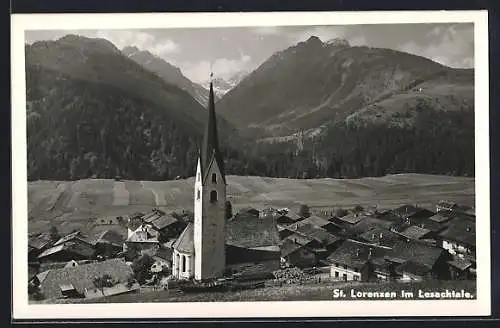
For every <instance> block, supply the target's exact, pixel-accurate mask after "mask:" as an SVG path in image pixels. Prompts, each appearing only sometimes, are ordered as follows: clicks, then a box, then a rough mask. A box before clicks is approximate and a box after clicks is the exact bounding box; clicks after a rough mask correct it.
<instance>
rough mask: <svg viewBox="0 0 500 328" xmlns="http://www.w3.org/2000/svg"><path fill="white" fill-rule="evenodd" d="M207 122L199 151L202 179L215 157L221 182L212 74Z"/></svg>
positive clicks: (222, 169) (211, 75)
mask: <svg viewBox="0 0 500 328" xmlns="http://www.w3.org/2000/svg"><path fill="white" fill-rule="evenodd" d="M207 114H208V120H207V125H206V129H205V135H204V138H203V146H202V149H201V169H202V172H203V173H202V175H203V178H205V173H206V172H205V170H206V169H207V168H208V166H209V165H210V161H211V160H212V157H215V160H216V161H217V164H218V165H219V168H220V170H221V174H222V177H223V181H225V176H224V161H223V160H222V154H221V152H220V150H219V138H218V134H217V119H216V115H215V97H214V88H213V72H211V73H210V90H209V96H208V113H207Z"/></svg>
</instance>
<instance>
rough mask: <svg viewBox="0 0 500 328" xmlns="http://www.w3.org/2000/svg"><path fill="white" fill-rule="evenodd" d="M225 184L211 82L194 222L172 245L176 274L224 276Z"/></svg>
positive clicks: (174, 274)
mask: <svg viewBox="0 0 500 328" xmlns="http://www.w3.org/2000/svg"><path fill="white" fill-rule="evenodd" d="M226 186H227V183H226V177H225V175H224V161H223V158H222V154H221V152H220V149H219V140H218V136H217V122H216V117H215V104H214V91H213V83H212V82H211V83H210V91H209V100H208V120H207V125H206V130H205V135H204V138H203V144H202V147H201V151H200V156H199V158H198V163H197V168H196V176H195V184H194V224H192V223H190V224H189V225H188V226H187V227H186V228H185V230H184V231H183V232H182V233H181V235H180V236H179V238H178V239H177V240H176V242H175V243H174V245H173V248H174V252H173V255H172V256H173V259H172V269H173V270H172V275H173V276H174V277H176V278H178V279H191V278H195V279H196V280H208V279H214V278H219V277H221V276H223V274H224V271H225V264H226V258H225V252H226V250H225V223H226V218H225V206H226Z"/></svg>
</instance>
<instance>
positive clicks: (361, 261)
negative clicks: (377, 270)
mask: <svg viewBox="0 0 500 328" xmlns="http://www.w3.org/2000/svg"><path fill="white" fill-rule="evenodd" d="M370 249H371V253H370ZM387 251H388V250H387V249H385V248H382V247H377V246H375V245H366V244H364V243H359V242H356V241H354V240H345V241H343V242H342V244H340V246H339V247H338V248H337V249H336V250H335V251H333V253H332V254H330V256H328V257H327V260H328V261H329V262H330V263H338V264H341V265H347V266H348V267H350V268H357V269H359V268H361V267H363V266H364V265H365V264H366V263H367V262H368V261H369V260H371V259H372V258H377V257H383V256H384V254H385V253H386V252H387Z"/></svg>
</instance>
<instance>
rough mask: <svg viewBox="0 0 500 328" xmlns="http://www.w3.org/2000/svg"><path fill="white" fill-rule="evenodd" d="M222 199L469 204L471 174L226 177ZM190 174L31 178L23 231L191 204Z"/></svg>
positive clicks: (239, 203) (283, 203) (237, 203)
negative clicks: (144, 178)
mask: <svg viewBox="0 0 500 328" xmlns="http://www.w3.org/2000/svg"><path fill="white" fill-rule="evenodd" d="M227 181H228V187H227V193H228V199H229V200H230V201H231V203H232V204H233V209H234V210H235V211H237V210H238V209H239V208H242V207H246V206H253V207H256V208H259V209H262V208H265V207H268V206H278V207H288V208H291V209H294V208H298V206H299V204H303V203H305V204H308V205H309V206H311V207H312V208H313V209H314V207H318V208H322V207H332V208H339V207H344V208H350V207H353V206H355V205H358V204H359V205H362V206H368V205H378V206H379V208H392V207H396V206H399V205H400V204H403V203H412V204H415V203H417V204H419V205H420V206H424V207H430V208H432V207H433V206H434V204H435V203H436V202H437V201H439V200H441V199H446V200H450V201H455V202H460V203H464V204H469V205H473V203H474V192H475V189H474V187H475V185H474V184H475V182H474V178H465V177H452V176H439V175H424V174H396V175H389V176H385V177H376V178H370V177H368V178H361V179H308V180H295V179H286V178H266V177H254V176H228V177H227ZM193 185H194V184H193V178H188V179H185V180H174V181H130V180H124V181H114V180H105V179H86V180H77V181H33V182H29V183H28V216H29V223H28V229H29V232H30V233H31V232H39V231H44V230H47V229H48V228H49V227H50V225H51V224H54V225H56V226H57V227H58V228H59V229H60V231H61V232H69V231H72V230H73V229H83V228H84V227H85V226H86V225H87V222H88V218H89V217H91V216H108V215H125V214H131V213H134V212H140V211H149V210H151V209H152V208H153V207H156V208H159V209H162V210H165V211H167V212H168V211H180V210H183V209H185V210H192V209H193Z"/></svg>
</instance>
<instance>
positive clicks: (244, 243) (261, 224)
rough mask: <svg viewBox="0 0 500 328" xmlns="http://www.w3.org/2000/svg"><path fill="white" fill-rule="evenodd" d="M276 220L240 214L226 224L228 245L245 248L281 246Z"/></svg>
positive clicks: (268, 217) (270, 217)
mask: <svg viewBox="0 0 500 328" xmlns="http://www.w3.org/2000/svg"><path fill="white" fill-rule="evenodd" d="M279 242H280V238H279V234H278V228H277V224H276V220H275V219H274V218H273V217H272V216H267V217H255V216H254V215H251V214H240V215H238V216H236V217H234V218H233V219H231V220H229V221H227V223H226V244H228V245H232V246H238V247H244V248H257V247H265V246H276V245H279Z"/></svg>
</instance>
